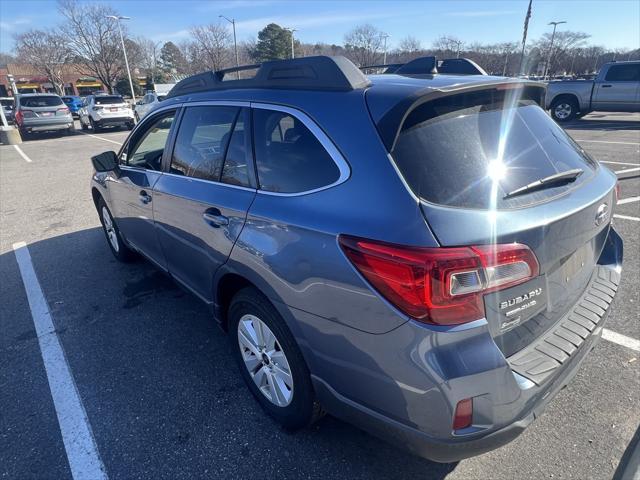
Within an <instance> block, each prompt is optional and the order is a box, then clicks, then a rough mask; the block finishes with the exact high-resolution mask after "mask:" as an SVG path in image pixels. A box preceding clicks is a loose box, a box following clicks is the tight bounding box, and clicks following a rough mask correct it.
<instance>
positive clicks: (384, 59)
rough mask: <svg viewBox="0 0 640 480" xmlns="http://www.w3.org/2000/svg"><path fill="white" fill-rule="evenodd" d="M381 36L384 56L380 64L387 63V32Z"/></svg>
mask: <svg viewBox="0 0 640 480" xmlns="http://www.w3.org/2000/svg"><path fill="white" fill-rule="evenodd" d="M381 36H382V38H383V39H384V56H383V58H382V64H383V65H386V64H387V38H389V34H388V33H383V34H382V35H381Z"/></svg>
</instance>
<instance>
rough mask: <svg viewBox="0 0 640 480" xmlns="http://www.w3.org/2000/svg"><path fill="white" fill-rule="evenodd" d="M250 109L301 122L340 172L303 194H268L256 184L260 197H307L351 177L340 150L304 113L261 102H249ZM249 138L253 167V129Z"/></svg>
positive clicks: (349, 168)
mask: <svg viewBox="0 0 640 480" xmlns="http://www.w3.org/2000/svg"><path fill="white" fill-rule="evenodd" d="M251 109H252V110H254V109H260V110H272V111H276V112H283V113H287V114H289V115H291V116H292V117H295V118H296V119H297V120H299V121H301V122H302V123H303V124H304V126H305V127H307V128H308V129H309V131H310V132H311V133H312V134H313V136H314V137H315V138H316V139H317V140H318V142H320V145H322V147H323V148H324V149H325V150H326V152H327V153H328V154H329V157H331V160H333V162H334V163H335V164H336V166H337V167H338V170H339V172H340V175H339V177H338V179H337V180H336V181H335V182H333V183H330V184H328V185H324V186H322V187H318V188H314V189H311V190H305V191H303V192H292V193H282V192H270V191H267V190H262V189H260V185H259V184H258V193H260V194H262V195H271V196H275V197H298V196H301V195H309V194H311V193H316V192H320V191H322V190H327V189H329V188H332V187H335V186H337V185H340V184H341V183H344V182H346V181H347V180H348V179H349V177H350V176H351V167H350V166H349V163H348V162H347V161H346V160H345V158H344V156H343V155H342V153H340V150H338V148H337V147H336V146H335V144H334V143H333V141H331V139H330V138H329V136H328V135H327V134H326V133H325V132H324V130H322V129H321V128H320V127H319V126H318V124H317V123H316V122H315V121H314V120H313V119H311V117H309V116H308V115H307V114H306V113H304V112H302V111H301V110H298V109H296V108H291V107H286V106H284V105H278V104H272V103H261V102H251ZM251 124H252V125H253V121H252V122H251ZM251 137H252V139H253V140H252V146H253V148H252V151H253V159H254V165H255V139H254V138H253V129H252V131H251ZM256 179H257V172H256Z"/></svg>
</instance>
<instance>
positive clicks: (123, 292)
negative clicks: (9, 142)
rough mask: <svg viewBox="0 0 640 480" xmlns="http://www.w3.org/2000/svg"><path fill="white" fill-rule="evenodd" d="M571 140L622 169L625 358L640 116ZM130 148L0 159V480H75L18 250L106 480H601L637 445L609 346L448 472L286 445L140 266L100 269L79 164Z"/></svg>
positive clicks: (618, 221) (224, 346)
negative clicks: (537, 411)
mask: <svg viewBox="0 0 640 480" xmlns="http://www.w3.org/2000/svg"><path fill="white" fill-rule="evenodd" d="M566 129H567V131H568V132H569V133H570V134H571V135H572V136H573V137H574V139H576V141H577V142H578V143H579V144H580V145H581V146H582V147H583V148H584V149H585V150H587V151H588V152H589V153H590V154H591V155H592V156H593V157H594V158H596V159H597V160H599V161H602V162H603V164H604V165H606V166H607V167H608V168H611V169H612V170H614V171H621V170H631V171H629V172H623V173H621V174H620V178H621V180H620V192H621V193H620V199H621V200H622V203H621V204H620V205H618V206H617V208H616V210H615V214H616V215H617V216H616V217H615V218H614V221H613V223H614V226H615V228H616V230H617V231H618V232H619V233H620V235H621V236H622V237H623V239H624V242H625V262H624V271H623V279H622V283H621V285H620V289H619V294H618V295H617V297H616V299H615V301H614V304H613V306H612V311H611V315H610V318H609V320H608V323H607V329H608V330H609V331H611V332H615V333H617V334H620V335H623V336H624V337H625V338H629V339H631V340H635V341H637V340H639V339H640V324H639V318H638V305H639V303H640V273H639V272H640V221H639V219H640V201H638V200H639V199H638V197H639V196H640V171H638V170H634V168H640V114H638V115H636V114H609V115H602V114H591V115H588V116H587V117H585V118H583V119H581V120H578V121H575V122H572V123H571V124H569V125H567V126H566ZM127 135H128V132H127V131H125V130H121V131H105V132H100V133H94V132H92V131H89V132H86V133H82V132H80V131H78V132H77V133H76V134H75V135H72V136H62V137H60V136H56V135H41V136H37V137H33V138H30V139H29V140H27V141H25V142H24V143H23V144H22V145H20V146H19V148H17V149H16V148H15V147H13V146H4V145H3V146H0V218H1V225H0V279H1V281H2V288H1V289H0V302H2V305H3V307H2V317H3V318H2V322H0V325H1V326H0V328H1V329H2V331H1V332H0V352H1V354H0V359H1V361H0V391H1V392H2V399H3V400H2V412H1V413H0V424H1V425H2V428H0V477H2V478H60V479H64V478H71V475H72V473H71V470H72V468H73V466H74V465H77V463H74V462H75V460H73V459H70V458H68V451H69V449H68V448H65V441H67V440H68V438H67V437H66V436H65V432H64V429H62V431H61V427H60V422H59V419H58V416H59V415H60V409H59V403H58V402H56V401H54V400H55V395H52V390H51V377H50V376H48V375H47V369H46V366H45V362H46V361H47V359H46V358H44V359H43V355H42V349H41V342H42V338H39V336H38V334H37V333H36V327H35V325H34V317H33V312H32V310H33V309H32V308H30V306H29V302H28V298H27V293H28V290H26V289H25V284H24V283H23V280H22V278H23V275H21V272H20V268H19V267H20V265H19V264H18V260H17V257H16V254H15V252H14V245H15V244H16V243H18V242H25V243H26V245H27V248H28V251H29V254H30V257H31V262H32V265H33V268H34V270H35V274H36V276H37V280H38V282H39V286H40V288H41V291H42V293H43V294H44V297H45V299H46V304H47V306H48V312H49V313H50V316H51V319H52V321H53V324H54V326H55V333H54V336H55V337H57V338H58V339H59V342H60V345H61V346H62V349H63V350H64V357H65V358H64V359H63V361H64V362H65V363H66V365H67V366H68V369H69V372H70V373H71V374H72V376H73V382H74V384H73V388H75V389H76V391H77V395H78V398H79V399H80V401H81V403H82V408H83V409H84V412H85V413H86V420H87V425H88V426H89V428H90V437H91V439H92V440H93V441H94V442H95V446H96V449H97V453H98V454H99V459H100V461H101V462H102V464H103V465H104V472H106V475H108V477H109V478H111V479H120V478H122V479H129V478H170V479H177V478H208V477H222V476H224V477H225V478H229V479H231V478H248V477H254V476H256V475H259V476H261V477H265V478H268V477H272V478H273V477H277V478H296V479H297V478H322V479H330V478H354V479H359V478H362V479H365V478H366V479H374V478H384V479H388V478H416V479H420V478H427V479H438V478H447V479H462V478H504V479H512V478H541V477H545V478H576V479H578V478H579V479H583V478H594V479H600V478H602V479H605V478H611V477H612V476H613V475H614V472H615V470H616V468H617V467H618V464H619V463H620V460H621V458H623V455H624V453H625V450H626V449H627V447H628V445H629V444H630V442H632V439H634V438H635V439H636V440H634V441H637V439H638V435H639V434H638V432H637V429H638V424H639V423H640V411H638V405H640V368H639V365H640V359H639V357H640V351H637V350H635V349H633V348H629V346H625V345H622V344H620V342H617V343H616V342H612V341H607V340H603V341H601V342H600V343H599V344H598V346H597V347H596V348H595V350H594V351H593V352H592V354H591V355H590V356H589V357H588V358H587V360H586V361H585V363H584V364H583V366H582V368H581V369H580V371H579V373H578V374H577V376H576V378H575V379H574V381H573V382H572V383H571V384H570V385H569V386H568V387H567V388H566V389H565V390H563V391H562V392H560V393H559V394H558V396H557V397H556V398H555V399H554V400H553V402H551V404H550V405H549V407H548V408H547V411H546V412H545V414H544V415H543V416H542V417H540V418H538V419H537V420H536V421H535V422H534V423H533V424H532V425H531V426H530V427H529V428H528V429H527V430H526V431H525V433H524V434H523V435H521V436H520V437H519V438H517V439H516V440H515V441H514V442H512V443H511V444H509V445H507V446H505V447H503V448H500V449H498V450H496V451H493V452H490V453H487V454H485V455H482V456H479V457H475V458H471V459H468V460H464V461H461V462H459V463H456V464H436V463H432V462H429V461H426V460H423V459H420V458H417V457H414V456H412V455H410V454H408V453H405V452H404V451H402V450H398V449H396V448H394V447H393V446H392V445H389V444H387V443H385V442H382V441H380V440H378V439H376V438H374V437H371V436H369V435H367V434H365V433H362V432H360V431H359V430H357V429H356V428H354V427H352V426H350V425H348V424H345V423H343V422H340V421H338V420H336V419H334V418H331V417H325V418H323V419H322V420H321V421H320V422H318V423H317V424H316V425H314V426H313V427H312V428H309V429H307V430H305V431H301V432H298V433H295V434H292V433H288V432H285V431H283V430H282V429H280V428H279V427H277V426H276V424H275V423H274V422H273V421H271V420H270V419H269V417H267V416H266V415H265V414H264V413H263V412H262V411H261V410H260V408H259V406H258V404H257V403H256V402H255V401H254V400H253V398H251V396H250V395H249V393H248V390H247V389H246V387H245V386H244V384H243V383H242V379H241V377H240V375H239V371H238V370H237V367H236V365H235V363H234V362H233V359H232V357H231V354H230V349H229V346H228V338H227V337H226V336H225V335H224V334H223V333H222V332H221V331H220V330H219V329H218V328H217V326H216V325H215V322H214V320H213V319H212V317H211V315H210V313H209V312H208V310H207V309H206V308H205V306H204V305H203V304H201V303H200V301H199V300H197V299H196V298H195V297H193V296H192V295H191V294H188V293H185V292H184V291H183V290H181V289H180V288H178V287H177V286H176V285H175V284H174V283H173V282H172V281H170V280H168V279H167V278H166V277H165V276H163V275H162V274H160V273H158V272H157V271H156V270H154V269H153V267H151V266H150V265H149V264H147V263H145V262H137V263H133V264H130V265H123V264H120V263H118V262H116V261H115V259H113V257H112V255H111V253H110V252H109V250H108V247H107V244H106V241H105V238H104V235H103V233H102V230H101V228H100V223H99V221H98V216H97V215H96V212H95V208H94V206H93V202H92V199H91V196H90V194H89V189H88V187H89V179H90V175H91V165H90V162H89V157H90V156H92V155H95V154H97V153H99V152H102V151H104V150H117V149H118V146H119V145H120V144H121V143H122V142H123V141H124V140H125V139H126V136H127ZM25 158H26V159H25ZM633 345H635V344H633V343H632V344H631V346H632V347H633ZM427 408H428V406H427ZM634 436H635V437H634Z"/></svg>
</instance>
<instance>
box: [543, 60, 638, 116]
mask: <svg viewBox="0 0 640 480" xmlns="http://www.w3.org/2000/svg"><path fill="white" fill-rule="evenodd" d="M547 108H548V109H549V110H551V116H552V117H553V118H554V119H555V120H556V121H558V122H568V121H569V120H573V119H574V118H576V117H582V116H584V115H586V114H588V113H590V112H595V111H598V112H640V62H639V61H631V62H609V63H605V64H604V65H603V66H602V68H601V69H600V71H599V72H598V75H597V76H596V78H595V80H568V81H559V82H549V85H548V87H547Z"/></svg>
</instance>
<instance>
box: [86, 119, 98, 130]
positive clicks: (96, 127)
mask: <svg viewBox="0 0 640 480" xmlns="http://www.w3.org/2000/svg"><path fill="white" fill-rule="evenodd" d="M89 123H90V124H91V130H93V131H94V132H97V131H99V130H100V125H98V124H97V123H96V122H94V121H93V118H91V117H89Z"/></svg>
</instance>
